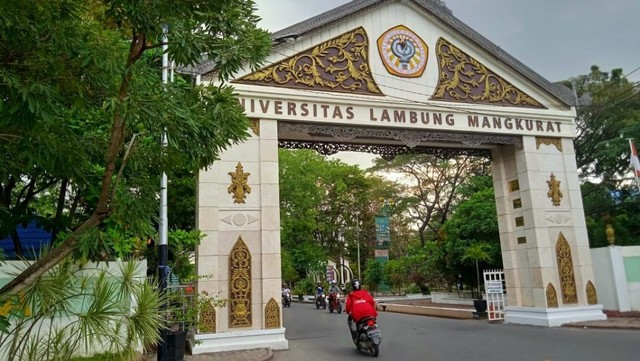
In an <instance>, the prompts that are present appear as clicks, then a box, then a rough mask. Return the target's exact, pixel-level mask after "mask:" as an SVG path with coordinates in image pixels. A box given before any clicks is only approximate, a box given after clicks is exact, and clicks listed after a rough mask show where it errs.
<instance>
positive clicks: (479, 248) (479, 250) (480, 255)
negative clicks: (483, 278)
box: [460, 242, 493, 299]
mask: <svg viewBox="0 0 640 361" xmlns="http://www.w3.org/2000/svg"><path fill="white" fill-rule="evenodd" d="M460 260H461V261H462V262H466V261H473V262H475V264H476V286H477V287H478V298H479V299H482V293H481V292H480V267H479V266H478V262H487V263H489V262H491V261H492V260H493V259H492V257H491V245H490V244H488V243H486V242H472V243H471V244H469V246H467V248H466V249H465V250H464V254H463V255H462V257H461V258H460Z"/></svg>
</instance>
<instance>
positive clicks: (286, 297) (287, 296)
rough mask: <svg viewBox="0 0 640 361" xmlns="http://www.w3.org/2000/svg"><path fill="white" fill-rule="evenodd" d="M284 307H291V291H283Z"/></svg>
mask: <svg viewBox="0 0 640 361" xmlns="http://www.w3.org/2000/svg"><path fill="white" fill-rule="evenodd" d="M282 307H291V292H289V291H284V292H282Z"/></svg>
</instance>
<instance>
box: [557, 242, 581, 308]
mask: <svg viewBox="0 0 640 361" xmlns="http://www.w3.org/2000/svg"><path fill="white" fill-rule="evenodd" d="M556 259H557V261H558V272H559V274H560V290H561V291H562V302H563V303H578V292H577V291H576V279H575V276H574V272H573V259H572V258H571V247H570V246H569V242H567V240H566V239H565V238H564V235H563V234H562V232H560V236H558V242H557V243H556Z"/></svg>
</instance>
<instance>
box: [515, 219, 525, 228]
mask: <svg viewBox="0 0 640 361" xmlns="http://www.w3.org/2000/svg"><path fill="white" fill-rule="evenodd" d="M522 226H524V217H516V227H522Z"/></svg>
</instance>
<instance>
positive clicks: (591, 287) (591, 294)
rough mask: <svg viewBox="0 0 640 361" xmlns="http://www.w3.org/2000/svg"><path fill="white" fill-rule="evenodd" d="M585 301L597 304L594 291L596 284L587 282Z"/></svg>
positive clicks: (596, 294)
mask: <svg viewBox="0 0 640 361" xmlns="http://www.w3.org/2000/svg"><path fill="white" fill-rule="evenodd" d="M586 291H587V303H588V304H590V305H597V304H598V293H597V292H596V286H594V285H593V282H591V281H589V282H587V287H586Z"/></svg>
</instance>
